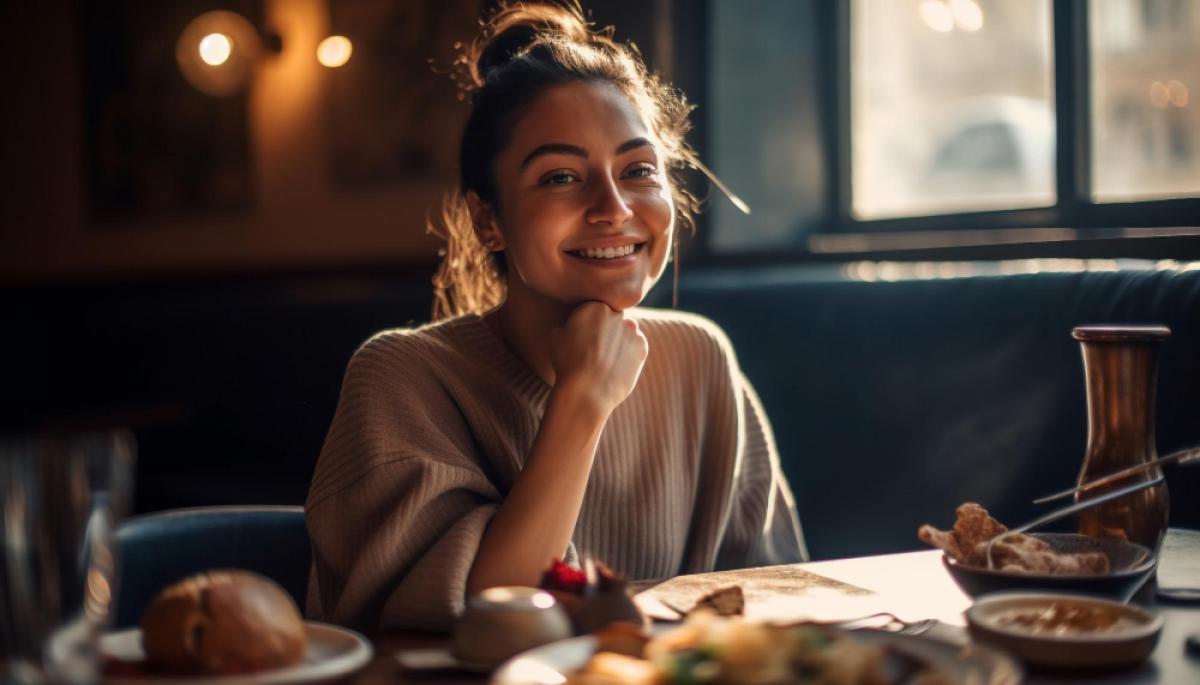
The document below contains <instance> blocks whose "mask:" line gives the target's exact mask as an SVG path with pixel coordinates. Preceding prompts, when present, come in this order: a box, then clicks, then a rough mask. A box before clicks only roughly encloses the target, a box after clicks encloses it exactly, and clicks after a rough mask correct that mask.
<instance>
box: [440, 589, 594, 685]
mask: <svg viewBox="0 0 1200 685" xmlns="http://www.w3.org/2000/svg"><path fill="white" fill-rule="evenodd" d="M571 634H572V631H571V620H570V619H569V618H567V613H566V612H565V611H563V608H562V607H561V606H559V604H558V602H556V601H555V600H554V597H552V596H551V595H550V594H549V593H547V592H544V591H542V590H538V589H537V588H531V587H516V586H513V587H494V588H488V589H487V590H484V591H483V592H481V593H479V594H477V595H475V596H473V597H470V598H469V599H467V610H466V611H465V612H463V615H462V617H460V618H459V619H458V623H456V624H455V626H454V631H453V635H452V636H451V645H450V652H451V654H453V655H454V657H455V658H456V659H457V660H458V661H459V662H460V664H461V665H463V666H466V667H467V668H469V669H472V670H478V671H490V670H492V669H493V668H495V667H496V666H499V665H500V663H501V662H503V661H505V660H506V659H508V658H509V657H511V656H513V655H514V654H519V653H520V652H524V651H525V650H527V649H531V648H533V647H537V646H539V645H544V644H547V643H550V642H555V641H557V640H562V639H564V638H568V637H571Z"/></svg>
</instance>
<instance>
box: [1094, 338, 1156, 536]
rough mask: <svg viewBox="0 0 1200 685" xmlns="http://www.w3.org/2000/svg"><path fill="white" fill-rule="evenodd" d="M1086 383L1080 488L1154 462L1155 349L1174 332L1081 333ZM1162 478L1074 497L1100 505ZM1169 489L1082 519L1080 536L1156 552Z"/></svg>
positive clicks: (1107, 507) (1153, 491)
mask: <svg viewBox="0 0 1200 685" xmlns="http://www.w3.org/2000/svg"><path fill="white" fill-rule="evenodd" d="M1071 335H1072V336H1074V338H1075V339H1076V340H1078V341H1079V342H1080V347H1081V348H1082V352H1083V370H1084V377H1085V378H1086V381H1087V407H1088V439H1087V452H1086V454H1085V455H1084V459H1083V467H1082V468H1081V469H1080V471H1079V484H1080V485H1082V484H1083V483H1085V482H1087V481H1091V480H1094V479H1096V478H1099V477H1100V476H1104V475H1107V474H1109V473H1112V472H1114V471H1119V470H1120V469H1123V468H1127V467H1130V466H1135V465H1137V464H1143V463H1146V462H1151V461H1156V460H1157V459H1158V453H1157V450H1156V447H1155V443H1154V386H1155V382H1156V380H1157V378H1156V377H1157V373H1158V348H1159V345H1160V344H1161V343H1162V341H1163V340H1164V339H1165V338H1166V337H1167V336H1169V335H1171V330H1170V329H1169V328H1167V327H1166V326H1157V325H1094V326H1077V327H1075V329H1074V330H1072V331H1071ZM1161 475H1162V469H1160V468H1158V467H1155V468H1152V469H1149V470H1147V471H1145V472H1144V473H1142V474H1140V475H1138V476H1133V477H1131V478H1128V479H1124V480H1122V481H1121V482H1118V483H1115V484H1112V485H1108V486H1102V487H1098V488H1095V489H1093V490H1090V491H1088V492H1086V493H1079V494H1076V495H1075V499H1076V501H1079V500H1083V499H1088V498H1089V497H1095V496H1096V495H1099V494H1102V493H1105V492H1108V491H1110V490H1112V489H1114V488H1119V487H1123V486H1125V485H1129V484H1130V483H1133V482H1136V481H1138V480H1143V481H1144V480H1150V479H1152V478H1157V477H1158V476H1161ZM1167 515H1168V500H1167V486H1166V484H1165V483H1163V484H1161V485H1156V486H1154V487H1152V488H1147V489H1145V490H1142V491H1141V492H1137V493H1134V494H1132V495H1129V496H1128V497H1122V498H1120V499H1118V500H1115V501H1113V502H1109V503H1107V504H1102V505H1100V506H1097V507H1094V508H1092V509H1089V510H1087V511H1084V512H1082V513H1081V514H1080V515H1079V532H1080V533H1083V534H1085V535H1093V536H1098V537H1110V538H1122V539H1126V540H1130V541H1132V542H1138V543H1141V544H1143V545H1145V546H1147V547H1149V548H1150V549H1152V550H1154V551H1155V552H1157V551H1158V548H1159V545H1160V544H1161V543H1162V539H1163V535H1164V534H1166V531H1167Z"/></svg>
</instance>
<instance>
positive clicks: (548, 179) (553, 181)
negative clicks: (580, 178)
mask: <svg viewBox="0 0 1200 685" xmlns="http://www.w3.org/2000/svg"><path fill="white" fill-rule="evenodd" d="M574 180H575V174H572V173H571V172H569V171H555V172H554V173H552V174H547V175H546V176H543V177H542V184H543V185H548V186H565V185H567V184H568V183H571V182H573V181H574Z"/></svg>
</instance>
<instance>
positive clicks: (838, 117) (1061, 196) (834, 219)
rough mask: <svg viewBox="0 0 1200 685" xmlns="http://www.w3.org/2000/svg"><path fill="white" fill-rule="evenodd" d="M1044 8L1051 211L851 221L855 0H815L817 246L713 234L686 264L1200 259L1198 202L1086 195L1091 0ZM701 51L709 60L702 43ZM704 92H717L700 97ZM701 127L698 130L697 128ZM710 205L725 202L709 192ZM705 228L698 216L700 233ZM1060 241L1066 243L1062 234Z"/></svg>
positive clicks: (692, 245) (698, 243) (1058, 1)
mask: <svg viewBox="0 0 1200 685" xmlns="http://www.w3.org/2000/svg"><path fill="white" fill-rule="evenodd" d="M1051 3H1052V5H1051V9H1052V12H1051V14H1052V16H1051V20H1052V22H1053V27H1052V32H1051V35H1052V37H1053V41H1054V45H1053V50H1052V55H1053V60H1054V62H1053V65H1052V67H1053V69H1052V74H1053V78H1054V97H1055V125H1056V131H1057V134H1056V136H1055V141H1056V142H1055V146H1056V149H1055V154H1056V159H1055V190H1056V198H1055V203H1054V204H1053V205H1051V206H1046V207H1035V208H1021V209H1005V210H987V211H978V212H963V213H950V214H933V215H922V216H905V217H895V218H884V219H859V218H856V217H855V216H854V215H853V214H852V212H851V169H850V163H851V154H850V152H851V149H850V144H851V142H850V128H851V126H850V121H851V119H850V104H851V103H850V99H851V94H850V91H851V85H850V59H851V46H850V38H851V23H850V21H851V20H850V3H849V2H841V1H839V2H822V1H821V0H816V1H815V2H814V10H815V12H816V16H817V24H818V25H817V27H816V37H815V38H816V41H817V44H816V46H815V47H816V52H817V54H818V55H821V56H822V57H823V61H825V63H826V64H828V65H831V67H832V68H825V69H821V70H820V71H821V73H822V74H823V77H822V78H821V79H820V80H819V81H818V89H819V90H820V92H819V93H817V94H815V95H817V96H819V97H820V102H821V106H820V108H819V112H820V116H821V121H820V122H819V127H820V131H821V137H822V140H823V148H824V149H823V150H822V152H823V154H824V158H825V164H824V173H825V175H826V179H827V183H826V187H827V192H826V196H825V207H824V212H823V215H824V220H823V222H822V224H823V228H822V229H820V230H819V231H818V232H816V233H814V234H813V237H815V238H817V239H818V240H817V241H811V240H810V241H808V244H804V242H805V241H799V242H798V243H797V244H795V245H791V246H772V247H769V248H761V249H757V248H756V249H753V250H745V251H743V250H736V251H735V250H722V251H716V250H714V249H713V247H712V243H711V237H710V236H711V231H706V230H702V231H701V233H700V236H701V237H700V238H699V239H697V240H692V241H688V245H687V251H686V254H685V257H686V260H687V261H691V262H692V263H693V264H695V263H697V262H699V263H701V264H704V263H713V264H720V265H729V264H763V263H779V262H786V261H845V260H847V259H1011V258H1023V257H1041V256H1048V257H1080V258H1088V257H1138V258H1173V259H1200V227H1197V224H1198V223H1200V197H1195V198H1175V199H1160V200H1145V201H1135V202H1116V203H1112V202H1104V203H1096V202H1094V201H1092V199H1091V197H1090V196H1089V192H1088V187H1089V185H1090V176H1091V154H1090V152H1091V150H1090V147H1091V129H1090V117H1089V114H1088V112H1089V108H1090V105H1091V92H1090V90H1091V89H1090V85H1091V59H1090V53H1089V36H1088V3H1087V2H1086V1H1079V0H1051ZM705 8H706V12H705V13H706V14H707V12H708V11H710V10H708V9H707V8H708V5H707V4H706V5H705ZM702 35H703V34H702ZM706 42H707V41H706ZM702 52H703V53H704V55H705V56H706V57H707V55H708V46H707V45H705V46H704V48H703V50H702ZM702 92H703V91H702ZM703 95H704V96H705V97H708V96H710V95H712V94H711V93H708V92H703ZM702 111H703V110H702ZM701 118H703V117H701ZM708 128H709V127H708V126H704V127H703V128H701V133H703V132H705V131H706V130H707V129H708ZM1063 132H1069V135H1063ZM698 145H699V148H700V151H701V152H702V153H703V152H704V148H705V145H704V136H700V137H699V139H698ZM713 201H715V202H721V201H724V200H723V199H720V198H715V197H714V198H713ZM706 222H707V220H705V219H702V226H701V227H702V229H703V227H704V226H703V224H704V223H706ZM1034 229H1051V230H1049V231H1037V230H1034ZM1063 229H1067V230H1066V231H1064V230H1063ZM1147 229H1162V230H1161V231H1154V230H1147ZM906 234H907V235H920V236H922V239H921V240H917V241H914V242H913V245H912V246H911V247H897V241H898V240H902V236H904V235H906ZM939 234H940V237H941V239H940V240H939ZM1064 234H1065V235H1066V236H1068V237H1063V236H1064ZM837 236H843V237H846V238H852V239H851V240H845V241H842V242H844V243H846V246H844V247H842V248H837V247H836V246H835V248H834V249H814V245H813V243H814V242H820V239H825V238H834V240H833V241H827V242H833V243H837V242H838V241H837V239H836V238H837ZM1047 236H1049V237H1047ZM855 245H858V247H857V248H856V247H854V246H855Z"/></svg>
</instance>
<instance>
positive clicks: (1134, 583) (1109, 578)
mask: <svg viewBox="0 0 1200 685" xmlns="http://www.w3.org/2000/svg"><path fill="white" fill-rule="evenodd" d="M1031 536H1032V537H1035V538H1037V539H1039V540H1042V541H1044V542H1046V543H1047V544H1049V545H1050V547H1051V549H1053V550H1054V551H1055V552H1060V553H1066V554H1079V553H1081V552H1104V553H1105V554H1106V555H1108V562H1109V567H1110V571H1109V572H1108V573H1106V574H1104V575H1102V576H1052V575H1046V574H1037V575H1031V574H1024V573H1013V572H1012V571H997V570H989V569H986V568H982V567H979V566H968V565H966V564H962V563H959V562H958V561H955V560H954V559H951V558H950V557H947V556H945V555H943V556H942V564H943V565H945V567H946V570H947V571H949V572H950V576H951V577H952V578H954V582H956V583H958V586H959V587H960V588H962V589H963V592H966V593H967V594H968V595H970V596H972V597H978V596H980V595H986V594H988V593H990V592H1003V591H1026V592H1030V591H1032V592H1038V591H1041V592H1069V593H1082V594H1088V595H1096V596H1098V597H1114V598H1116V599H1119V600H1121V601H1123V602H1127V601H1129V598H1130V597H1132V596H1133V595H1134V593H1136V592H1137V591H1138V589H1139V588H1141V586H1142V584H1143V583H1145V582H1146V579H1147V578H1149V577H1150V574H1151V573H1153V572H1154V567H1155V566H1156V565H1157V564H1158V558H1157V557H1156V556H1155V555H1154V553H1153V552H1151V551H1150V550H1149V549H1148V548H1146V547H1144V546H1143V545H1139V544H1137V543H1134V542H1125V541H1124V540H1111V539H1107V538H1094V537H1091V536H1088V535H1078V534H1075V533H1032V534H1031Z"/></svg>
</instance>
